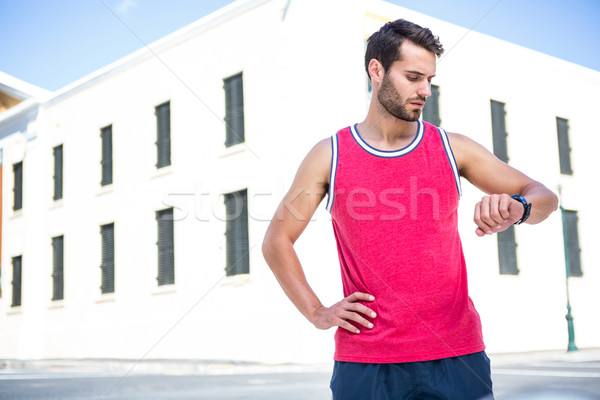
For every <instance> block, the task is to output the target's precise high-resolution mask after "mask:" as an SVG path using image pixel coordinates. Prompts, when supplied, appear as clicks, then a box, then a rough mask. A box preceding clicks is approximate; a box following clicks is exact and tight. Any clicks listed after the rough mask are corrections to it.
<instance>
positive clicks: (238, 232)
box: [225, 189, 250, 275]
mask: <svg viewBox="0 0 600 400" xmlns="http://www.w3.org/2000/svg"><path fill="white" fill-rule="evenodd" d="M225 215H226V227H225V236H226V252H227V254H226V265H225V272H226V274H227V275H239V274H248V273H249V272H250V254H249V253H250V248H249V241H248V191H247V190H246V189H244V190H241V191H239V192H234V193H228V194H226V195H225Z"/></svg>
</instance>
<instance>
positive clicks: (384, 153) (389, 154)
mask: <svg viewBox="0 0 600 400" xmlns="http://www.w3.org/2000/svg"><path fill="white" fill-rule="evenodd" d="M417 123H418V124H419V127H418V129H417V135H416V136H415V138H414V139H413V140H412V142H410V144H409V145H408V146H406V147H403V148H401V149H398V150H380V149H377V148H375V147H373V146H371V145H369V144H368V143H367V142H366V141H365V140H364V139H363V138H362V137H361V136H360V134H359V133H358V129H357V126H358V123H357V124H354V125H352V126H350V131H351V132H352V137H353V138H354V140H355V141H356V143H357V144H358V145H359V146H360V147H362V148H363V150H365V151H366V152H367V153H370V154H372V155H374V156H376V157H383V158H394V157H401V156H404V155H406V154H408V153H410V152H411V151H413V150H414V149H416V148H417V146H418V145H419V143H421V140H422V139H423V134H424V131H425V129H424V126H423V121H420V120H419V121H417Z"/></svg>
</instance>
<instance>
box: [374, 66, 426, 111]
mask: <svg viewBox="0 0 600 400" xmlns="http://www.w3.org/2000/svg"><path fill="white" fill-rule="evenodd" d="M418 99H419V101H425V100H426V99H424V98H422V97H420V96H419V98H418ZM377 100H379V104H381V105H382V107H383V108H384V109H385V110H386V111H387V112H388V113H390V114H391V115H393V116H394V117H396V118H398V119H401V120H403V121H408V122H413V121H417V120H418V119H419V117H420V116H421V110H419V109H416V110H413V111H412V112H409V111H408V110H407V109H406V107H405V106H404V104H405V102H404V99H403V98H402V96H401V95H400V93H398V90H396V88H395V87H394V85H393V84H392V82H391V80H390V78H389V76H388V74H387V73H386V74H385V75H384V76H383V81H382V82H381V87H380V88H379V90H378V91H377Z"/></svg>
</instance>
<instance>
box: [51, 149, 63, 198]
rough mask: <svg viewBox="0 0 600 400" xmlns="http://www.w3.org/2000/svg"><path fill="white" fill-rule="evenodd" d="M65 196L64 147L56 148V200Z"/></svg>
mask: <svg viewBox="0 0 600 400" xmlns="http://www.w3.org/2000/svg"><path fill="white" fill-rule="evenodd" d="M62 197H63V147H62V144H61V145H60V146H56V147H55V148H54V197H53V199H54V200H59V199H62Z"/></svg>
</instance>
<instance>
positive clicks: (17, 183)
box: [13, 161, 23, 211]
mask: <svg viewBox="0 0 600 400" xmlns="http://www.w3.org/2000/svg"><path fill="white" fill-rule="evenodd" d="M13 175H14V186H13V194H14V200H13V210H14V211H17V210H20V209H22V208H23V161H20V162H18V163H16V164H13Z"/></svg>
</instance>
